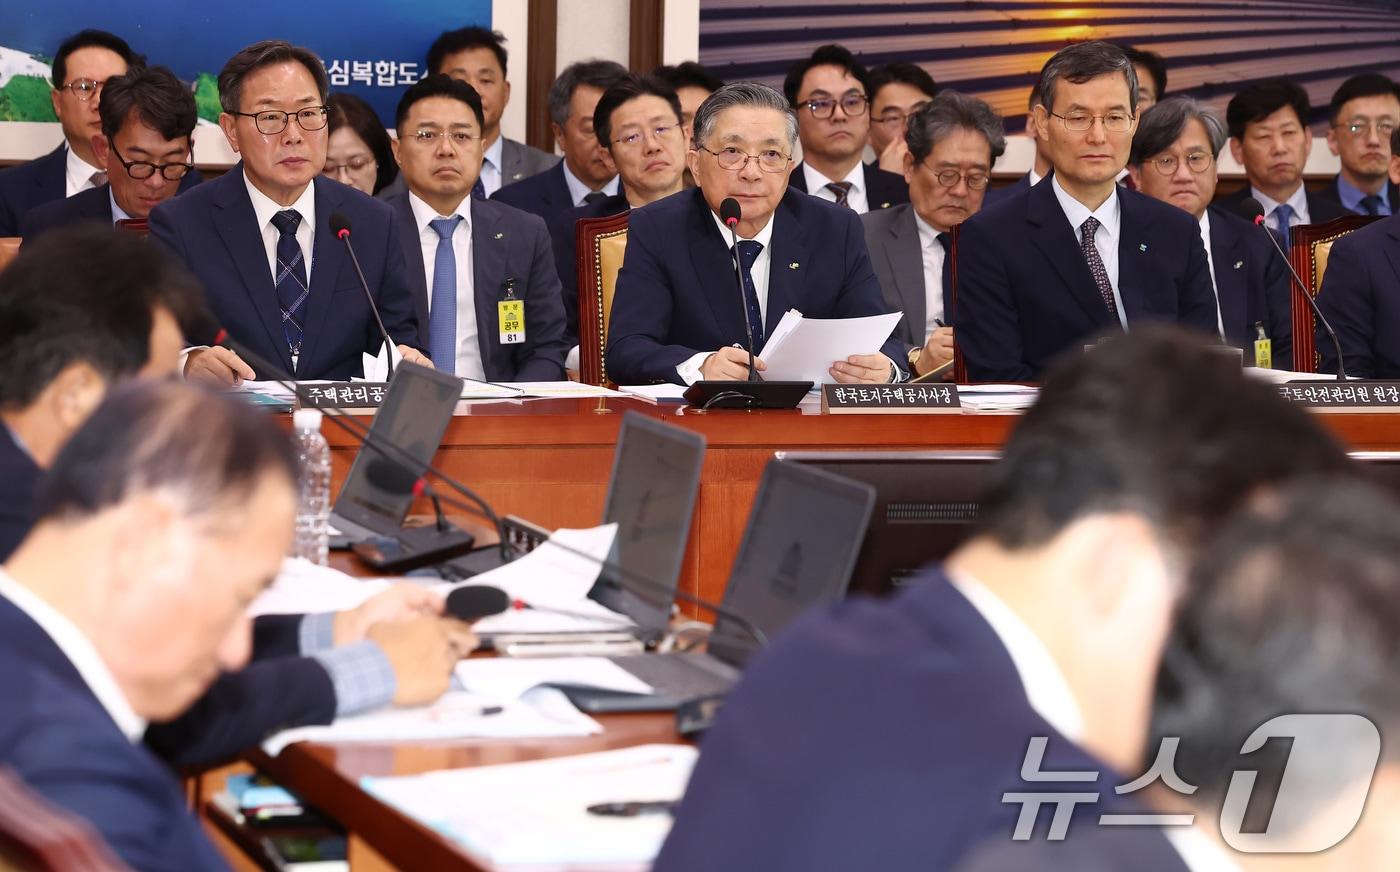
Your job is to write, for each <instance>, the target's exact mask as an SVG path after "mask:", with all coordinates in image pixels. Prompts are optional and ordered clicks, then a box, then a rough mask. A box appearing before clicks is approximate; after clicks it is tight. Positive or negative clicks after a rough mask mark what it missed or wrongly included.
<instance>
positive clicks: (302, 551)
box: [292, 409, 331, 566]
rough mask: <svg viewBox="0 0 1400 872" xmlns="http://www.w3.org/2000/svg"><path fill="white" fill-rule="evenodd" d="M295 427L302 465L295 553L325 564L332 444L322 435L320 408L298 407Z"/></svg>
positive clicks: (295, 436)
mask: <svg viewBox="0 0 1400 872" xmlns="http://www.w3.org/2000/svg"><path fill="white" fill-rule="evenodd" d="M292 427H293V428H294V430H295V435H294V437H293V438H294V439H295V440H296V449H297V461H298V463H299V464H300V465H301V493H300V495H299V498H298V500H297V530H296V539H295V541H294V542H293V543H292V556H293V557H304V558H305V559H307V560H310V561H311V562H312V563H316V564H320V565H322V566H324V565H325V564H326V559H327V557H328V555H329V553H330V531H329V526H330V515H331V448H330V446H329V445H327V444H326V437H324V436H322V435H321V411H320V410H319V409H297V410H296V412H294V413H292Z"/></svg>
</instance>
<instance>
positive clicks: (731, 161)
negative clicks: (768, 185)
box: [696, 145, 792, 173]
mask: <svg viewBox="0 0 1400 872" xmlns="http://www.w3.org/2000/svg"><path fill="white" fill-rule="evenodd" d="M696 148H697V149H699V150H700V151H708V152H710V154H712V155H714V156H715V163H717V164H719V168H720V169H722V170H742V169H743V168H744V167H746V166H748V165H749V161H751V160H752V161H757V162H758V168H759V169H761V170H763V171H764V172H765V173H780V172H782V171H783V170H785V169H787V165H788V164H789V163H791V162H792V158H791V157H789V156H787V155H785V154H783V153H782V152H781V151H778V150H777V149H775V148H770V149H766V150H764V151H760V152H759V153H758V154H749V153H748V152H745V151H740V150H739V149H737V148H734V147H733V146H727V147H725V148H721V149H720V150H719V151H713V150H711V149H708V148H706V147H705V146H703V145H697V146H696Z"/></svg>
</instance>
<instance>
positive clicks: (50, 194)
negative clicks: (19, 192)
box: [34, 142, 68, 200]
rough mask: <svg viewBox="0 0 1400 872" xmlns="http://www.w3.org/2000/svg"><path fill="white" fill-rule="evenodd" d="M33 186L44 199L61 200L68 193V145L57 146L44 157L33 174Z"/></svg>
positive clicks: (60, 144)
mask: <svg viewBox="0 0 1400 872" xmlns="http://www.w3.org/2000/svg"><path fill="white" fill-rule="evenodd" d="M34 186H35V187H36V188H38V189H39V196H40V197H42V198H43V199H45V200H61V199H63V197H64V195H66V194H67V193H68V146H67V144H66V143H62V142H61V143H59V144H58V148H55V149H54V150H53V151H51V152H49V153H48V154H47V155H46V156H45V157H44V165H43V167H42V168H40V170H39V172H37V173H35V174H34Z"/></svg>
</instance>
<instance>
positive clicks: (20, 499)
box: [0, 424, 43, 563]
mask: <svg viewBox="0 0 1400 872" xmlns="http://www.w3.org/2000/svg"><path fill="white" fill-rule="evenodd" d="M42 477H43V471H42V470H40V469H39V465H38V464H36V463H35V462H34V460H33V458H31V457H30V456H29V455H28V454H27V453H25V451H24V450H23V449H21V448H20V447H19V445H17V444H16V443H15V440H14V437H13V436H11V435H10V429H9V428H8V427H6V426H5V425H4V424H0V563H4V562H5V561H6V560H9V559H10V555H11V554H13V553H14V550H15V548H17V547H19V543H20V542H22V541H23V540H24V537H25V536H28V535H29V528H30V527H33V526H34V498H35V496H36V495H37V492H38V490H39V480H40V479H41V478H42Z"/></svg>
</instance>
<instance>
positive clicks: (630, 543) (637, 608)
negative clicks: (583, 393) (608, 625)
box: [594, 412, 705, 635]
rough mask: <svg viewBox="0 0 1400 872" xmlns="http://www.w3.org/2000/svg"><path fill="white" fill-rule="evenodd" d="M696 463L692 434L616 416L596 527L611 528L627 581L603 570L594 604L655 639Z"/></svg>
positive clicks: (700, 445) (680, 550) (682, 537)
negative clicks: (607, 477) (615, 435)
mask: <svg viewBox="0 0 1400 872" xmlns="http://www.w3.org/2000/svg"><path fill="white" fill-rule="evenodd" d="M704 460H705V437H704V436H701V435H700V434H699V433H692V432H691V431H689V430H683V429H681V428H680V427H673V426H671V425H670V424H663V423H662V422H660V421H657V420H654V419H652V418H649V417H647V416H645V415H639V414H637V413H635V412H628V413H627V414H626V415H624V416H623V418H622V430H621V433H620V435H619V438H618V442H617V453H616V456H615V459H614V460H613V471H612V481H611V482H610V483H609V484H608V497H607V502H606V503H605V505H604V507H603V523H604V524H617V525H618V526H617V540H616V544H615V546H614V559H615V561H616V562H617V565H618V566H620V567H621V568H622V569H624V570H626V572H627V576H623V577H622V578H621V579H620V580H614V579H613V577H611V576H609V575H608V570H606V569H605V570H604V571H603V577H602V578H600V583H599V585H597V586H596V587H595V589H594V598H595V599H597V600H598V601H599V602H601V603H602V604H603V605H605V606H607V607H608V608H610V609H612V610H614V611H617V612H621V613H622V614H625V615H627V616H628V617H630V618H631V619H632V620H633V621H636V623H637V626H638V627H640V628H642V630H643V631H644V632H645V633H649V634H656V635H659V634H660V633H662V632H664V631H665V629H666V625H667V623H668V621H669V620H670V617H671V602H672V600H674V599H675V596H676V583H677V582H678V581H679V580H680V575H681V564H682V562H683V561H684V560H685V545H686V541H687V540H688V539H689V538H690V520H691V516H692V515H693V514H694V513H695V497H696V495H697V493H698V492H699V490H700V466H701V464H702V463H703V462H704ZM630 575H636V576H640V577H641V578H644V579H649V580H650V582H652V583H651V584H648V583H647V582H643V581H639V580H635V579H630V578H629V577H628V576H630Z"/></svg>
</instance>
